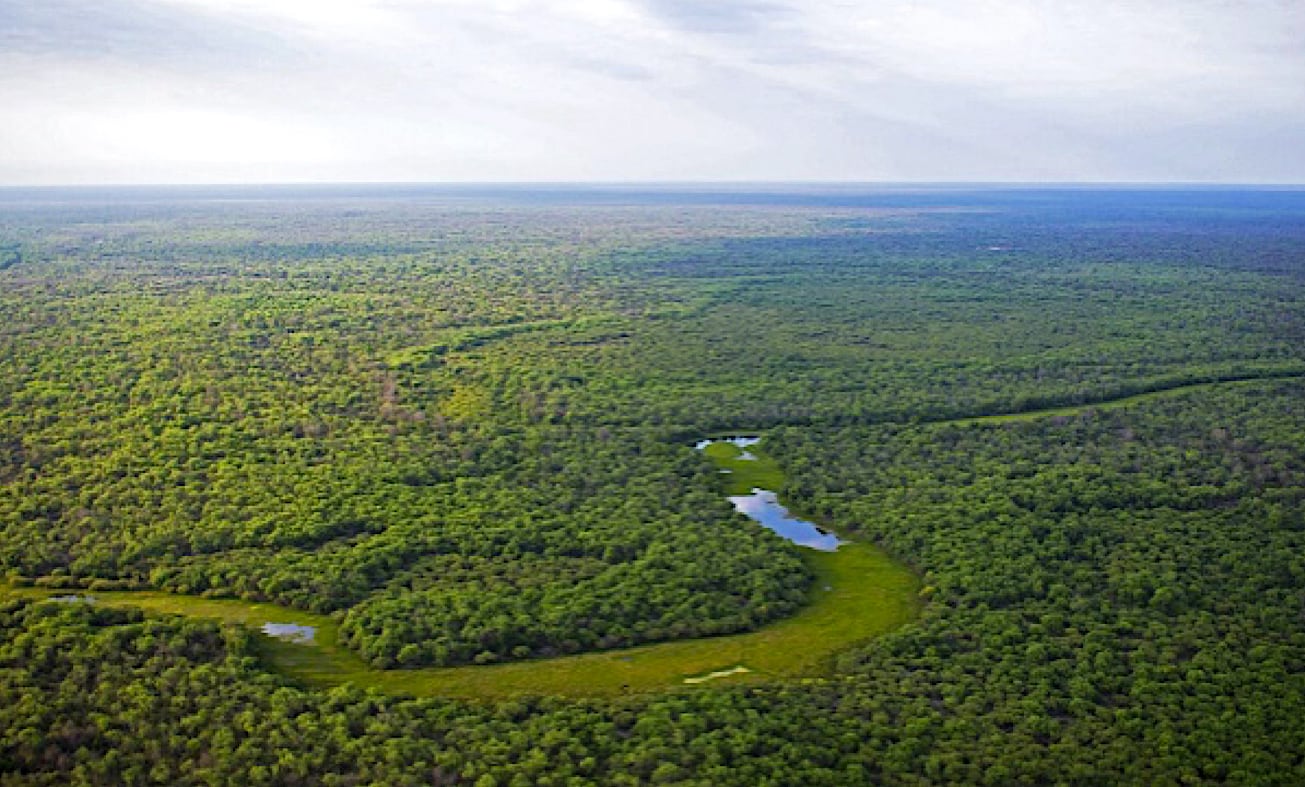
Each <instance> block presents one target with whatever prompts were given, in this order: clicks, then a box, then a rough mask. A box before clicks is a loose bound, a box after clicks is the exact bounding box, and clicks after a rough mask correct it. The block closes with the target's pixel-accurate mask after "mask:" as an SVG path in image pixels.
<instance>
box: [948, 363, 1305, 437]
mask: <svg viewBox="0 0 1305 787" xmlns="http://www.w3.org/2000/svg"><path fill="white" fill-rule="evenodd" d="M1299 377H1305V373H1302V372H1298V371H1293V370H1277V371H1274V372H1272V373H1266V374H1263V375H1261V376H1258V377H1247V378H1244V379H1232V380H1206V381H1204V382H1197V383H1184V384H1182V385H1175V386H1173V387H1171V388H1162V389H1159V390H1156V391H1147V392H1146V393H1140V394H1132V395H1130V396H1121V397H1119V398H1118V399H1105V400H1102V401H1098V402H1086V403H1084V404H1073V405H1067V406H1065V407H1048V408H1045V409H1042V410H1024V411H1021V412H1018V413H1001V414H998V415H978V416H971V417H969V418H953V419H949V420H945V421H935V422H934V423H943V424H1000V423H1010V422H1012V421H1031V420H1033V419H1035V418H1046V417H1050V416H1054V415H1077V414H1079V413H1082V412H1084V411H1086V410H1116V409H1119V408H1121V407H1129V406H1132V405H1135V404H1140V403H1142V402H1146V401H1150V400H1154V399H1160V398H1164V397H1168V396H1172V395H1174V394H1178V393H1184V392H1187V391H1196V390H1200V389H1203V388H1213V387H1216V386H1217V387H1225V386H1231V385H1246V386H1253V385H1259V384H1264V383H1266V382H1273V381H1275V380H1290V379H1295V378H1299Z"/></svg>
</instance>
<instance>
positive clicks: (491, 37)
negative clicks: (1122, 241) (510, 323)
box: [0, 0, 1305, 185]
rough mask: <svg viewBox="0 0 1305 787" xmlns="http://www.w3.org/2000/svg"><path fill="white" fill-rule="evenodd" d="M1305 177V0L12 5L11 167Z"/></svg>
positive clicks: (372, 173) (574, 174)
mask: <svg viewBox="0 0 1305 787" xmlns="http://www.w3.org/2000/svg"><path fill="white" fill-rule="evenodd" d="M385 181H400V182H467V181H471V182H497V181H512V182H532V181H604V182H612V181H616V182H621V181H676V182H678V181H897V182H903V181H926V182H962V181H987V182H1011V181H1014V182H1079V181H1086V182H1216V183H1217V182H1233V183H1298V184H1299V183H1305V0H1258V1H1253V0H1245V1H1241V2H1239V1H1237V0H1092V1H1091V2H1085V1H1083V0H863V1H861V2H852V1H848V0H844V1H842V2H840V1H839V0H824V1H820V2H817V1H815V0H737V1H735V0H716V1H715V2H713V0H547V1H540V2H536V1H534V0H0V184H6V185H25V184H71V183H243V182H385Z"/></svg>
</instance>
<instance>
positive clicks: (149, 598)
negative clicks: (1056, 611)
mask: <svg viewBox="0 0 1305 787" xmlns="http://www.w3.org/2000/svg"><path fill="white" fill-rule="evenodd" d="M805 556H806V558H807V559H808V560H809V561H810V563H811V566H812V568H813V569H814V570H815V573H816V582H815V584H814V586H813V588H812V598H811V600H810V602H809V603H808V604H806V605H805V606H803V607H802V609H801V610H799V611H798V613H797V614H796V615H794V616H793V617H790V618H786V619H784V620H781V621H778V622H776V623H772V624H771V625H768V626H766V627H764V628H762V629H760V630H758V631H754V632H750V633H747V634H735V635H728V636H722V637H712V638H707V639H696V640H680V641H676V642H664V643H660V644H656V645H646V646H642V647H637V648H627V649H623V650H612V651H604V652H599V653H585V654H580V655H576V656H563V657H559V658H553V659H541V660H537V661H523V662H514V663H509V664H496V665H489V666H468V667H444V668H431V669H414V670H377V669H373V668H371V667H369V666H367V665H366V664H365V663H364V662H363V661H362V660H361V659H360V658H358V656H357V655H355V654H354V653H352V652H351V651H349V650H347V649H345V648H343V647H341V646H340V645H339V644H338V642H337V639H336V635H337V630H338V629H337V624H336V622H335V621H334V620H332V619H331V618H330V617H328V616H325V615H314V614H311V613H307V612H299V611H296V610H290V609H286V608H284V607H278V606H276V605H274V604H267V603H254V602H246V601H238V600H230V599H206V598H198V597H194V596H180V595H172V594H168V593H158V592H153V591H140V592H138V591H115V592H103V593H101V592H95V593H89V595H91V596H93V597H94V598H95V599H96V601H97V603H101V604H104V605H106V606H115V607H116V606H132V607H139V608H142V609H146V610H149V611H153V612H162V613H175V614H181V615H188V616H191V617H199V618H211V619H215V620H222V621H227V622H231V623H240V624H244V625H247V626H253V627H259V626H261V625H262V624H263V623H269V622H271V623H298V624H301V625H308V626H315V627H317V631H316V642H315V644H313V645H300V644H293V643H290V642H282V641H279V640H272V639H270V638H262V641H263V642H264V643H265V645H264V655H265V657H266V658H267V660H268V663H269V666H271V667H272V668H273V669H275V670H276V671H278V672H281V673H282V674H285V675H287V676H289V677H291V678H292V679H295V680H297V681H299V682H301V683H304V684H306V685H311V686H333V685H338V684H341V683H353V684H355V685H357V686H361V687H368V688H375V689H379V690H381V691H384V692H387V693H391V694H412V695H417V696H449V697H465V698H485V699H492V698H501V697H510V696H518V695H526V694H557V695H565V696H595V695H614V694H622V693H635V692H647V691H657V690H666V689H672V688H677V687H681V688H684V689H685V690H694V688H695V687H694V686H688V685H686V684H685V683H684V680H685V679H686V678H692V677H700V676H703V675H706V674H709V673H711V672H715V671H722V670H730V669H732V668H733V667H736V666H743V667H746V668H747V669H748V670H749V671H748V672H739V673H734V674H731V675H729V676H725V677H722V678H719V679H717V680H714V681H711V683H712V684H720V683H724V682H742V681H757V680H766V679H774V678H780V677H795V676H813V677H815V676H820V675H825V674H828V672H829V670H830V669H831V666H832V661H833V656H834V654H836V653H837V652H839V651H841V650H843V649H845V648H847V647H848V646H850V645H853V644H855V643H858V642H863V641H865V640H868V639H870V638H872V637H874V636H876V635H879V634H882V633H884V632H886V631H889V630H891V629H894V628H896V627H898V626H900V625H902V624H904V623H906V622H908V621H910V620H911V619H912V618H913V617H914V616H915V614H916V611H917V609H918V606H919V601H918V595H917V594H918V590H919V583H918V581H917V580H916V577H915V575H914V574H912V573H911V571H910V570H909V569H907V568H906V567H904V566H902V565H901V564H899V563H897V562H895V561H893V560H892V559H891V558H890V557H889V556H888V555H887V554H885V553H884V552H883V551H882V550H880V549H878V548H876V547H874V546H872V545H870V544H867V543H863V542H851V543H848V544H845V545H844V546H842V547H840V548H839V550H838V551H837V552H809V553H807V554H806V555H805ZM0 587H3V593H4V594H7V595H11V596H13V595H21V596H28V597H42V596H50V595H58V594H61V593H68V592H69V591H55V590H49V589H44V588H14V587H10V586H0ZM826 588H828V589H826Z"/></svg>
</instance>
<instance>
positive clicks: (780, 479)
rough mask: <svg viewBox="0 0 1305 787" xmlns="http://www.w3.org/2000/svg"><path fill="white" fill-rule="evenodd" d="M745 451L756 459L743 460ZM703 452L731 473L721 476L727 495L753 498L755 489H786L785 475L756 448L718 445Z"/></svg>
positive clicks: (725, 444) (722, 443)
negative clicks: (784, 487)
mask: <svg viewBox="0 0 1305 787" xmlns="http://www.w3.org/2000/svg"><path fill="white" fill-rule="evenodd" d="M745 450H746V451H747V452H748V453H749V454H751V455H753V456H755V457H756V459H740V458H739V457H741V456H743V455H744V451H745ZM702 452H703V453H704V454H706V456H707V458H708V459H710V460H711V461H713V462H715V463H716V465H717V466H718V467H720V469H722V470H729V471H730V472H728V473H722V474H721V478H722V479H723V480H724V484H725V493H726V494H728V495H746V494H750V493H751V492H752V490H753V489H754V488H760V489H769V490H771V491H773V492H777V491H779V488H780V487H781V486H783V485H784V471H782V470H780V469H779V465H778V464H777V463H776V462H775V460H774V459H771V458H770V457H768V456H766V455H765V454H764V453H761V452H760V451H758V450H757V447H756V446H755V445H754V446H749V447H748V448H747V449H742V448H739V447H738V446H737V445H734V444H733V443H725V442H720V441H717V442H714V443H712V444H711V445H708V446H707V447H706V448H704V449H703V450H702Z"/></svg>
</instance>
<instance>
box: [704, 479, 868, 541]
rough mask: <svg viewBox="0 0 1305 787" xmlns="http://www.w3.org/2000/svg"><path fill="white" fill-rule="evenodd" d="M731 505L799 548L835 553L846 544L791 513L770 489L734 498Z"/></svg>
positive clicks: (758, 490)
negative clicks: (839, 546) (842, 544)
mask: <svg viewBox="0 0 1305 787" xmlns="http://www.w3.org/2000/svg"><path fill="white" fill-rule="evenodd" d="M730 502H731V503H733V504H734V508H735V509H737V510H738V511H740V512H742V513H743V514H746V515H747V516H748V517H750V518H752V519H754V520H756V521H757V522H759V523H760V524H761V525H763V526H764V527H767V528H770V529H771V530H773V531H775V532H776V533H778V534H779V535H781V536H783V537H784V538H787V539H788V540H789V541H792V542H793V543H794V544H797V545H798V546H803V547H810V548H811V549H818V550H820V551H821V552H833V551H834V550H836V549H838V545H839V544H841V543H843V542H842V541H839V540H838V536H836V535H834V534H833V533H826V532H825V531H823V530H821V529H820V528H818V527H816V526H815V525H813V524H811V523H810V522H807V521H806V520H803V519H797V518H795V517H794V516H793V515H791V514H789V512H788V509H787V508H785V507H784V506H782V505H780V504H779V501H778V500H777V499H776V497H775V493H774V492H772V491H770V490H769V489H756V488H754V489H753V490H752V494H750V495H733V496H731V497H730Z"/></svg>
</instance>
